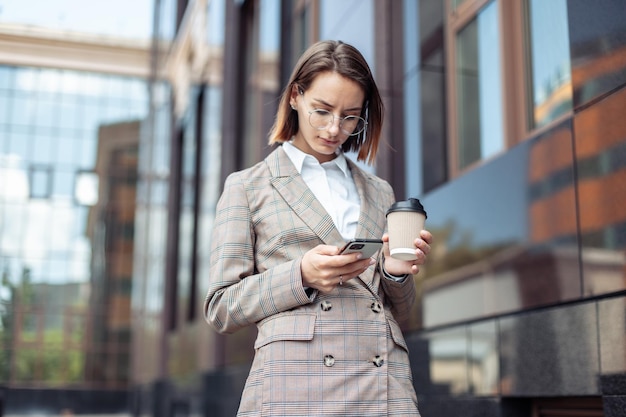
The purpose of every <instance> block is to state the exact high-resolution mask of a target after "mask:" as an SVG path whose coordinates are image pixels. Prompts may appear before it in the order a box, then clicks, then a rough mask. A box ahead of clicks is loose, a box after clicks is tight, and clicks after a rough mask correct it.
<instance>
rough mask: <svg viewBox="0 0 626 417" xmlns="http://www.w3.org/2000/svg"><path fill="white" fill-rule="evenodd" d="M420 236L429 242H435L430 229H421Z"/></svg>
mask: <svg viewBox="0 0 626 417" xmlns="http://www.w3.org/2000/svg"><path fill="white" fill-rule="evenodd" d="M420 238H422V239H423V240H424V241H425V242H426V243H428V244H431V243H433V235H432V233H430V232H429V231H428V230H421V231H420Z"/></svg>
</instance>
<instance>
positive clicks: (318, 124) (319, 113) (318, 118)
mask: <svg viewBox="0 0 626 417" xmlns="http://www.w3.org/2000/svg"><path fill="white" fill-rule="evenodd" d="M332 122H333V115H332V113H330V112H329V111H326V110H319V109H318V110H313V111H312V112H311V115H310V116H309V123H311V126H313V127H314V128H316V129H318V130H322V129H326V128H327V127H328V126H329V125H330V124H331V123H332Z"/></svg>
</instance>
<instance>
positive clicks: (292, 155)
mask: <svg viewBox="0 0 626 417" xmlns="http://www.w3.org/2000/svg"><path fill="white" fill-rule="evenodd" d="M283 149H284V150H285V153H286V154H287V156H288V157H289V159H291V162H292V163H293V164H294V165H295V167H296V169H297V170H298V173H300V174H302V167H303V166H304V165H305V160H306V161H308V162H307V163H308V164H315V165H320V163H319V162H318V160H317V159H316V158H315V157H313V156H312V155H309V154H308V153H306V152H302V151H301V150H300V149H298V148H296V147H295V146H294V145H293V144H292V143H291V142H284V143H283ZM328 164H335V165H337V167H338V168H339V169H340V170H341V172H343V175H345V176H346V177H349V176H350V170H349V168H348V162H347V161H346V157H345V156H344V154H343V152H341V151H340V150H338V151H337V157H336V158H335V159H333V160H332V161H328V162H324V163H323V164H321V165H322V166H324V165H328Z"/></svg>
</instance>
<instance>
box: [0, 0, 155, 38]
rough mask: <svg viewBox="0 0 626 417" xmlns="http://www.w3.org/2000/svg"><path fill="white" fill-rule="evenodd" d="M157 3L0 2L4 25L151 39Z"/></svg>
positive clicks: (137, 0)
mask: <svg viewBox="0 0 626 417" xmlns="http://www.w3.org/2000/svg"><path fill="white" fill-rule="evenodd" d="M152 5H153V0H87V1H86V0H0V22H2V23H22V24H27V25H34V26H41V27H47V28H52V29H62V30H68V31H77V32H86V33H91V34H96V35H114V36H121V37H127V38H131V39H148V38H149V37H150V35H151V32H152V12H153V10H152Z"/></svg>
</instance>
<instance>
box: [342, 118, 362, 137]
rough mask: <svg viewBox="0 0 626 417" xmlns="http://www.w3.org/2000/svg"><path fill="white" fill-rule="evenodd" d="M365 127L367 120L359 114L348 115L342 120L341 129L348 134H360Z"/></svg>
mask: <svg viewBox="0 0 626 417" xmlns="http://www.w3.org/2000/svg"><path fill="white" fill-rule="evenodd" d="M364 128H365V120H363V119H362V118H360V117H359V116H347V117H345V118H344V119H343V120H342V122H341V131H342V132H343V133H345V134H346V135H351V136H352V135H358V134H359V133H361V132H362V131H363V129H364Z"/></svg>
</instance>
